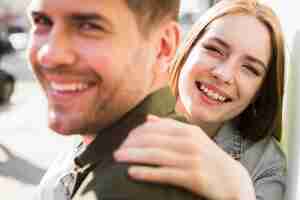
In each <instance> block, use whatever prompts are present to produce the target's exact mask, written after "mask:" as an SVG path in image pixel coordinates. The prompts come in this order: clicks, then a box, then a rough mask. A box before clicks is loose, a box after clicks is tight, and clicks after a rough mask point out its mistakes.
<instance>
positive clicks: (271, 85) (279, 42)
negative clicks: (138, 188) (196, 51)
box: [170, 0, 285, 141]
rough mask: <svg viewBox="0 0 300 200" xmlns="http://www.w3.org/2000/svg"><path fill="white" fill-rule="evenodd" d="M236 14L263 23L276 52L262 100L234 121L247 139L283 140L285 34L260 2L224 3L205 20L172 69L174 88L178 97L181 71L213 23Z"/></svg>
mask: <svg viewBox="0 0 300 200" xmlns="http://www.w3.org/2000/svg"><path fill="white" fill-rule="evenodd" d="M235 14H242V15H250V16H254V17H256V18H257V19H258V20H259V21H260V22H262V23H263V24H264V25H265V26H266V27H267V29H268V31H269V33H270V36H271V48H272V54H271V59H270V62H269V68H268V72H267V75H266V77H265V79H264V82H263V84H262V86H261V88H260V89H259V92H258V96H257V98H256V100H255V102H253V103H252V104H251V105H249V106H248V107H247V108H246V109H245V110H244V111H243V112H242V113H241V114H240V115H239V116H238V117H237V118H236V119H234V120H235V122H236V126H237V128H238V129H239V130H240V133H241V134H242V135H243V136H245V137H247V138H249V139H252V140H255V141H256V140H259V139H261V138H264V137H266V136H267V135H270V134H274V135H275V136H276V138H277V139H278V140H280V139H281V121H282V100H283V93H284V91H283V89H284V66H285V49H284V41H283V32H282V30H281V25H280V22H279V19H278V17H277V16H276V14H275V13H274V12H273V11H272V9H271V8H269V7H268V6H266V5H263V4H261V3H259V2H258V1H256V0H222V1H220V2H219V3H217V4H216V5H214V6H213V7H212V8H211V9H209V10H208V11H207V12H206V13H205V14H204V15H203V16H201V17H200V19H199V20H198V21H197V22H196V24H195V25H194V26H193V27H192V29H191V31H190V33H189V34H188V36H187V38H186V40H185V41H184V42H183V44H182V46H181V47H180V48H179V49H178V51H177V54H176V56H175V59H174V62H173V64H172V65H171V67H170V86H171V88H172V91H173V92H174V94H175V96H176V97H178V80H179V75H180V71H181V69H182V67H183V66H184V63H185V62H186V59H187V58H188V55H189V53H190V52H191V50H192V49H193V47H194V46H195V44H196V43H197V42H198V40H199V38H200V37H201V36H202V35H203V33H204V32H205V30H206V28H207V27H208V26H209V25H210V24H211V23H212V22H213V21H215V20H217V19H219V18H221V17H223V16H226V15H235ZM254 37H255V36H254Z"/></svg>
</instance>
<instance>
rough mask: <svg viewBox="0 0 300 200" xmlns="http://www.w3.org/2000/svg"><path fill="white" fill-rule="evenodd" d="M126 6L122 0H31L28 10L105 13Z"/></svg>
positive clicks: (122, 8) (116, 10)
mask: <svg viewBox="0 0 300 200" xmlns="http://www.w3.org/2000/svg"><path fill="white" fill-rule="evenodd" d="M124 8H127V6H126V4H125V2H124V0H113V1H111V0H76V2H74V0H32V1H31V3H30V4H29V6H28V10H29V11H45V12H55V13H63V14H68V13H74V12H75V13H78V12H83V13H90V12H94V13H105V12H108V13H109V12H114V13H117V12H120V10H123V11H124Z"/></svg>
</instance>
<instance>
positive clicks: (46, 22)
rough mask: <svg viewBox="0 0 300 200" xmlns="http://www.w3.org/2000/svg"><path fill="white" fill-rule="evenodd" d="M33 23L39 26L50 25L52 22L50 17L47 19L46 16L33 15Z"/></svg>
mask: <svg viewBox="0 0 300 200" xmlns="http://www.w3.org/2000/svg"><path fill="white" fill-rule="evenodd" d="M32 21H33V24H34V25H40V26H51V25H52V22H51V20H50V19H48V18H47V17H43V16H34V17H33V18H32Z"/></svg>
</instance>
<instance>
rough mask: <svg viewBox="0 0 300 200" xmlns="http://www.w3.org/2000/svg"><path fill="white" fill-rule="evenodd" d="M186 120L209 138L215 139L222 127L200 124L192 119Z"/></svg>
mask: <svg viewBox="0 0 300 200" xmlns="http://www.w3.org/2000/svg"><path fill="white" fill-rule="evenodd" d="M188 120H189V122H190V123H192V124H195V125H197V126H199V127H200V128H201V129H202V130H203V131H204V132H205V133H206V134H207V135H208V136H209V137H210V138H213V137H215V136H216V135H217V134H218V131H219V130H220V128H221V127H222V125H223V124H221V123H209V122H202V121H197V120H193V119H188Z"/></svg>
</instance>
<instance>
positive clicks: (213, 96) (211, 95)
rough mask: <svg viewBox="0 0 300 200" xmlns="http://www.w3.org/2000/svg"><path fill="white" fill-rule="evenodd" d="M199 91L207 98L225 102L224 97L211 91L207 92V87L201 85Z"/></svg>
mask: <svg viewBox="0 0 300 200" xmlns="http://www.w3.org/2000/svg"><path fill="white" fill-rule="evenodd" d="M200 90H201V91H202V92H203V93H205V94H206V95H207V96H208V97H210V98H212V99H214V100H217V101H221V102H225V101H226V100H227V98H226V97H224V96H222V95H220V94H218V93H216V92H214V91H212V90H209V89H208V88H207V87H205V86H204V85H201V87H200Z"/></svg>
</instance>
